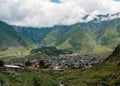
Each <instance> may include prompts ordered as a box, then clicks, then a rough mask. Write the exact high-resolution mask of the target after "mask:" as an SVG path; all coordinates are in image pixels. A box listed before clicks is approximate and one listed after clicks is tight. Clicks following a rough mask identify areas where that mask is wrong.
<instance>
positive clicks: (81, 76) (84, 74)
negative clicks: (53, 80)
mask: <svg viewBox="0 0 120 86" xmlns="http://www.w3.org/2000/svg"><path fill="white" fill-rule="evenodd" d="M63 82H64V83H65V84H66V85H68V86H120V45H119V46H118V47H117V48H116V49H115V50H114V51H113V53H112V54H111V55H110V56H109V57H108V58H107V59H106V60H105V61H104V62H103V63H100V64H97V65H96V66H94V67H93V68H91V69H87V70H77V71H72V72H71V73H65V74H64V81H63Z"/></svg>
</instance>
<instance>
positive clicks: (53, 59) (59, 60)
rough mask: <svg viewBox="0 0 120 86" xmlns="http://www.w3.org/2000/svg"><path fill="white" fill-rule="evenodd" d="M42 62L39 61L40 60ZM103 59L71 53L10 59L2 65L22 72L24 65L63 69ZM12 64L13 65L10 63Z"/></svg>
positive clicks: (89, 66)
mask: <svg viewBox="0 0 120 86" xmlns="http://www.w3.org/2000/svg"><path fill="white" fill-rule="evenodd" d="M41 60H42V62H41V63H40V61H41ZM103 60H104V58H103V57H101V56H96V57H94V56H89V55H83V56H78V55H72V56H65V55H59V56H44V57H40V58H24V59H19V60H18V59H17V60H16V59H10V60H9V61H7V62H6V63H7V64H9V65H4V67H5V70H11V71H15V72H18V73H20V72H22V70H23V69H24V67H26V66H28V67H29V68H33V69H38V68H42V69H48V68H49V69H53V70H56V71H63V70H67V69H82V68H85V69H88V68H91V67H92V66H93V65H94V64H97V63H100V62H102V61H103ZM11 64H14V65H11Z"/></svg>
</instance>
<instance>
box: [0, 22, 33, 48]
mask: <svg viewBox="0 0 120 86" xmlns="http://www.w3.org/2000/svg"><path fill="white" fill-rule="evenodd" d="M30 44H32V42H30V41H29V40H28V39H26V38H25V37H23V36H21V35H20V34H19V33H17V32H16V31H14V30H13V29H12V27H11V26H10V25H8V24H6V23H4V22H1V21H0V49H7V48H9V47H18V46H23V47H28V46H29V45H30Z"/></svg>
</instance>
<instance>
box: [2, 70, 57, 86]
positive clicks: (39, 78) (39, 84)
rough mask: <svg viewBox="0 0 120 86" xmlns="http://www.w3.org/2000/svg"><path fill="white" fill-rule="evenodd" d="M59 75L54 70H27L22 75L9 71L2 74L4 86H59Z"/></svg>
mask: <svg viewBox="0 0 120 86" xmlns="http://www.w3.org/2000/svg"><path fill="white" fill-rule="evenodd" d="M58 76H59V73H57V72H55V71H52V70H44V71H42V70H39V71H38V70H34V69H28V68H25V69H24V71H23V73H22V74H18V73H15V72H10V71H7V72H5V73H3V74H0V84H2V86H59V84H58V83H57V82H58V81H57V79H56V78H57V77H58Z"/></svg>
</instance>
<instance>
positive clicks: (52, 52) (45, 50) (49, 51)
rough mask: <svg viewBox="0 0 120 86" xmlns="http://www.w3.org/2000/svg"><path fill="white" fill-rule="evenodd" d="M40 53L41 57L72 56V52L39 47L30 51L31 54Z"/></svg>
mask: <svg viewBox="0 0 120 86" xmlns="http://www.w3.org/2000/svg"><path fill="white" fill-rule="evenodd" d="M36 53H41V54H43V55H62V54H72V51H69V50H62V49H57V48H56V47H41V48H38V49H33V50H31V54H36Z"/></svg>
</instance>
